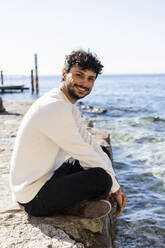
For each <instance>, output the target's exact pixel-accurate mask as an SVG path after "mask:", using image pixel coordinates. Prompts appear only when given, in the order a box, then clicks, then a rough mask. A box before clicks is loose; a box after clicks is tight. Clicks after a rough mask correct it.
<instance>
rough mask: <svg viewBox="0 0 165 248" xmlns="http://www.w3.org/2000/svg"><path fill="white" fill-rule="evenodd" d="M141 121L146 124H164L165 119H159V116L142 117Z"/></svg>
mask: <svg viewBox="0 0 165 248" xmlns="http://www.w3.org/2000/svg"><path fill="white" fill-rule="evenodd" d="M141 120H144V121H148V122H165V119H163V118H161V117H159V116H148V117H143V118H141Z"/></svg>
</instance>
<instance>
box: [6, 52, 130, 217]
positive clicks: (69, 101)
mask: <svg viewBox="0 0 165 248" xmlns="http://www.w3.org/2000/svg"><path fill="white" fill-rule="evenodd" d="M102 68H103V66H102V64H101V62H100V61H99V60H98V58H97V56H96V55H93V54H92V53H90V52H85V51H83V50H78V51H73V52H72V53H71V54H70V55H68V56H66V60H65V64H64V68H63V70H62V83H61V86H60V88H59V89H53V90H52V91H50V92H48V93H47V94H45V95H44V96H42V97H40V98H39V99H38V100H37V101H36V102H35V103H34V104H33V105H32V106H31V108H30V109H29V111H28V112H27V113H26V115H25V117H24V119H23V121H22V123H21V126H20V128H19V131H18V134H17V138H16V142H15V146H14V151H13V156H12V160H11V168H10V186H11V190H12V194H13V199H14V200H15V201H17V202H18V204H19V205H20V207H21V208H22V209H24V210H25V211H26V212H27V213H29V214H31V215H33V216H51V215H55V214H58V213H65V214H71V215H77V216H82V217H87V218H100V217H103V216H106V215H107V214H108V213H109V212H110V210H111V204H110V202H109V200H107V199H109V198H110V201H111V202H116V203H117V210H116V212H115V213H114V216H119V215H120V214H121V213H122V212H123V210H124V208H125V206H126V201H127V199H126V195H125V193H124V191H123V190H122V189H121V187H120V185H119V184H118V182H117V180H116V177H115V173H114V171H113V168H112V163H111V160H110V158H109V156H108V155H107V154H108V153H107V151H105V152H104V151H103V150H102V148H101V147H100V146H99V145H98V144H97V142H96V141H95V140H94V139H93V137H92V136H91V135H90V134H89V133H88V131H87V129H86V126H85V124H84V123H83V120H82V119H81V114H80V112H79V110H78V109H77V107H76V106H75V105H74V104H75V102H76V101H77V100H78V99H81V98H83V97H85V96H86V95H88V94H89V93H90V92H91V90H92V88H93V85H94V82H95V80H96V78H97V76H98V75H99V74H101V71H102Z"/></svg>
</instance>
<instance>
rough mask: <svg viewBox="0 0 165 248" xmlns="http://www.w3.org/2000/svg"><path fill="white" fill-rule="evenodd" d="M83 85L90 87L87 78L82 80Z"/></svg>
mask: <svg viewBox="0 0 165 248" xmlns="http://www.w3.org/2000/svg"><path fill="white" fill-rule="evenodd" d="M82 85H83V86H84V87H87V86H88V80H87V78H83V80H82Z"/></svg>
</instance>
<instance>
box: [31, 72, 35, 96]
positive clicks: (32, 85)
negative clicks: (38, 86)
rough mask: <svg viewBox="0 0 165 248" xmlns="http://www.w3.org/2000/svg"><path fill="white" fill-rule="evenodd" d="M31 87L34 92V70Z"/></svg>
mask: <svg viewBox="0 0 165 248" xmlns="http://www.w3.org/2000/svg"><path fill="white" fill-rule="evenodd" d="M31 89H32V93H33V92H34V76H33V70H31Z"/></svg>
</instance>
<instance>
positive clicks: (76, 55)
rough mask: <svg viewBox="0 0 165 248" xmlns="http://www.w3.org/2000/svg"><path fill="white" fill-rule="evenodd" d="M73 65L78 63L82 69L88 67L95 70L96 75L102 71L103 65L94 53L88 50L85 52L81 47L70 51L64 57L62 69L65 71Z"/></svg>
mask: <svg viewBox="0 0 165 248" xmlns="http://www.w3.org/2000/svg"><path fill="white" fill-rule="evenodd" d="M75 65H78V66H79V67H80V68H81V69H82V70H86V69H88V70H91V71H93V72H95V73H96V77H97V76H98V74H101V73H102V69H103V67H104V66H103V65H102V64H101V62H100V60H99V59H98V57H97V55H96V54H92V53H91V52H90V51H88V52H86V51H84V50H82V49H80V50H77V51H72V52H71V54H69V55H66V57H65V63H64V69H65V70H66V72H67V73H69V71H70V69H71V68H72V67H73V66H75Z"/></svg>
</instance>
